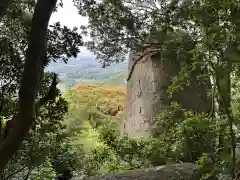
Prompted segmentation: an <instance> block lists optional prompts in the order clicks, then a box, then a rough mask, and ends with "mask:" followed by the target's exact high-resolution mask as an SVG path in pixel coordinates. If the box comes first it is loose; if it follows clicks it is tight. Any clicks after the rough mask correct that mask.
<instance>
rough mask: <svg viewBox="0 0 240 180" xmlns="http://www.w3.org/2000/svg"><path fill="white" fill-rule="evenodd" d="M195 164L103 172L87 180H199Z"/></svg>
mask: <svg viewBox="0 0 240 180" xmlns="http://www.w3.org/2000/svg"><path fill="white" fill-rule="evenodd" d="M199 179H200V177H199V173H198V170H197V166H196V165H194V164H191V163H183V164H175V165H166V166H159V167H153V168H148V169H139V170H132V171H127V172H122V173H113V174H110V173H109V174H105V175H102V176H97V177H93V178H91V179H89V180H199Z"/></svg>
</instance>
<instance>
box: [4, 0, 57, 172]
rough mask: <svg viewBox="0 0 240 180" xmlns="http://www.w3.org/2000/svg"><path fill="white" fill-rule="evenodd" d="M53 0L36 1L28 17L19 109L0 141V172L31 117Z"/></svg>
mask: <svg viewBox="0 0 240 180" xmlns="http://www.w3.org/2000/svg"><path fill="white" fill-rule="evenodd" d="M56 2H57V0H38V2H37V4H36V7H35V10H34V14H33V19H32V28H31V32H30V36H29V44H28V49H27V55H26V61H25V66H24V72H23V77H22V80H21V86H20V90H19V111H18V114H17V116H16V119H15V120H14V125H13V127H12V130H11V132H10V133H9V134H8V135H7V137H6V139H5V140H4V141H3V142H2V143H1V144H0V171H1V170H3V169H4V166H5V165H6V164H7V163H8V161H9V160H10V159H11V157H12V156H13V155H14V153H15V152H16V151H17V150H18V149H19V147H20V146H21V144H22V142H23V140H24V138H25V136H26V134H27V133H28V131H29V129H30V127H31V125H32V123H33V121H34V118H35V99H36V95H37V92H38V88H39V82H40V77H41V73H42V71H43V68H44V67H43V60H42V59H43V58H42V57H43V56H44V49H45V43H46V42H45V41H46V32H47V28H48V22H49V19H50V17H51V14H52V11H53V9H54V8H55V6H56Z"/></svg>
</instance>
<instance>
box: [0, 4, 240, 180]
mask: <svg viewBox="0 0 240 180" xmlns="http://www.w3.org/2000/svg"><path fill="white" fill-rule="evenodd" d="M72 4H73V8H76V9H77V10H78V13H79V21H81V18H80V17H87V18H88V25H86V26H81V27H79V28H77V27H74V28H68V27H67V26H64V25H62V24H61V22H56V23H54V24H49V21H50V18H51V16H52V14H53V13H56V12H57V11H58V10H59V9H61V8H62V7H64V1H62V0H36V1H35V0H18V1H15V0H1V2H0V21H1V23H0V34H1V35H0V75H1V76H0V118H1V119H0V180H28V179H29V180H30V179H31V180H42V179H44V180H45V179H46V180H52V179H58V180H61V179H62V180H70V179H73V180H74V179H76V180H77V179H89V178H94V177H95V176H97V177H101V176H100V175H103V174H108V173H119V172H127V171H130V170H137V169H145V168H152V167H156V166H164V165H166V166H168V165H175V164H187V163H191V164H193V165H194V166H195V165H196V167H197V172H199V176H198V179H202V180H229V179H232V180H237V179H239V178H240V151H239V143H240V89H239V84H240V66H239V65H240V64H239V63H240V1H239V0H151V1H146V0H74V2H72ZM66 16H67V14H66ZM85 36H88V37H89V38H88V40H85V38H84V37H85ZM82 47H87V48H88V49H89V50H90V51H91V52H92V53H94V55H95V56H96V61H98V62H100V63H101V66H102V67H101V68H98V69H96V68H94V67H93V68H91V67H90V70H89V69H88V68H89V67H88V68H86V66H81V68H78V67H77V65H76V64H73V65H72V66H71V63H74V61H73V59H76V58H81V56H80V55H79V54H80V53H81V48H82ZM131 54H133V55H134V58H133V59H132V60H133V63H132V64H130V63H129V67H128V70H127V68H126V69H124V70H123V69H122V67H126V63H125V64H124V63H123V64H121V63H122V62H123V61H126V57H127V56H128V55H129V59H131V56H130V55H131ZM153 59H154V61H156V60H157V61H158V62H159V64H161V67H163V68H162V69H163V70H164V71H165V73H166V74H167V76H168V77H170V81H169V83H166V84H164V86H167V87H160V88H159V89H160V90H161V91H162V89H164V90H163V91H164V98H165V100H166V102H165V101H164V103H161V106H160V105H159V106H157V107H156V106H155V105H154V106H155V107H154V108H156V109H157V110H158V111H156V113H155V114H152V115H151V125H152V127H154V128H153V129H154V133H152V134H151V135H149V136H146V137H144V138H132V137H131V136H129V135H126V134H123V133H122V130H123V121H125V123H126V122H127V121H128V119H127V117H126V115H125V113H126V111H137V110H135V109H134V110H132V109H131V108H126V106H125V104H126V102H129V101H131V99H130V98H129V96H128V94H127V93H128V91H127V90H126V89H128V90H129V88H130V89H131V88H133V86H132V85H131V84H130V82H131V83H135V84H137V83H138V81H134V79H133V78H134V77H135V76H136V74H135V75H134V73H136V72H138V74H140V75H144V76H145V73H144V72H142V71H141V70H139V69H138V68H139V67H141V66H143V63H144V62H143V61H153ZM68 62H69V64H68ZM173 62H174V63H173ZM63 63H64V64H63ZM79 63H81V61H79ZM53 64H55V65H53ZM56 64H61V65H59V66H58V67H61V68H62V69H60V70H58V72H57V66H56ZM116 64H121V65H116ZM138 64H141V65H140V66H138ZM169 64H170V68H169ZM51 66H52V68H51ZM109 66H110V67H112V68H110V69H108V70H106V69H107V68H108V67H109ZM69 67H70V70H67V69H68V68H69ZM79 67H80V66H79ZM104 68H105V69H104ZM175 69H177V70H176V71H175ZM72 70H73V71H72ZM65 71H66V72H65ZM173 71H174V73H173ZM63 73H65V74H66V73H69V74H68V76H69V77H70V79H71V82H67V86H64V91H61V90H60V87H61V86H60V85H61V82H63V79H61V78H62V77H61V75H62V74H63ZM144 76H143V78H145V77H144ZM148 76H153V75H152V74H151V73H150V74H146V79H147V77H148ZM141 77H142V76H141ZM124 78H126V81H125V80H123V79H124ZM86 79H87V81H84V80H86ZM89 79H91V81H88V80H89ZM159 79H161V80H166V78H165V76H164V75H163V74H161V73H159ZM68 81H69V79H68ZM125 82H126V83H127V86H126V85H125ZM139 83H140V81H139ZM191 87H194V88H195V89H194V93H196V92H201V94H200V96H199V97H201V98H200V99H201V102H200V103H202V101H204V103H205V104H206V108H204V107H203V108H202V109H203V110H201V109H200V108H199V107H200V106H201V104H196V103H195V101H194V100H195V99H197V96H195V95H193V96H192V94H191V93H187V96H188V97H186V96H183V95H182V94H181V95H180V96H177V94H178V93H180V92H184V91H185V90H186V89H188V90H189V89H190V91H191ZM145 88H146V89H147V90H146V91H144V92H145V94H144V95H145V96H146V97H148V96H149V98H145V99H144V100H143V101H141V103H142V104H143V105H145V106H146V105H147V104H149V100H150V93H152V92H151V91H148V90H149V89H151V88H150V87H145ZM187 92H188V91H187ZM137 93H138V92H136V97H140V96H141V94H137ZM154 93H157V92H154ZM134 97H135V96H134ZM154 97H155V94H154ZM156 97H157V96H156ZM179 97H180V98H179ZM183 97H184V98H183ZM185 99H188V101H189V100H190V101H191V102H187V103H185V101H184V100H185ZM205 99H208V100H206V101H205ZM157 100H159V99H157V98H156V101H157ZM160 100H161V99H160ZM160 100H159V101H160ZM147 102H148V103H147ZM186 104H187V105H186ZM205 104H204V106H205ZM144 108H146V107H144ZM140 111H141V108H140ZM131 113H132V114H133V113H136V112H130V114H131ZM142 117H145V116H144V115H142ZM125 126H126V124H124V127H125ZM132 128H133V129H131V128H130V129H129V131H134V127H132ZM166 166H164V167H166ZM174 171H175V170H174ZM186 171H187V170H186ZM189 172H190V171H187V172H185V173H183V175H185V174H188V173H189ZM169 174H170V171H167V172H166V177H165V176H164V177H163V175H159V176H160V177H159V178H155V179H154V178H153V180H157V179H163V180H170V179H172V178H170V175H171V174H170V175H169ZM164 175H165V174H164ZM93 176H94V177H93ZM140 176H143V175H142V174H141V175H136V177H138V178H139V179H140V180H143V179H144V178H143V177H140ZM176 176H177V177H175V178H179V179H180V178H182V176H181V175H179V176H178V175H176ZM149 177H150V176H149ZM167 177H169V178H167ZM122 178H124V177H120V176H119V178H118V179H113V180H123V179H122ZM145 178H146V176H145ZM100 179H101V178H100ZM130 179H131V177H130ZM130 179H127V180H130ZM135 179H136V178H135ZM183 179H184V178H183ZM185 179H187V180H188V179H189V178H185ZM195 179H196V178H195ZM96 180H97V179H96ZM144 180H145V179H144ZM189 180H190V179H189ZM191 180H192V179H191Z"/></svg>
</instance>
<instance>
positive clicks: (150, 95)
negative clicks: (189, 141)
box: [121, 53, 212, 138]
mask: <svg viewBox="0 0 240 180" xmlns="http://www.w3.org/2000/svg"><path fill="white" fill-rule="evenodd" d="M139 56H140V57H141V55H139V53H138V54H132V53H130V56H129V65H128V66H129V71H131V70H132V66H133V64H134V62H136V59H138V58H139ZM179 71H180V64H179V63H178V62H177V61H175V60H171V59H169V60H168V61H167V62H164V63H162V61H161V60H160V57H158V56H155V55H153V54H151V53H150V54H149V55H146V56H144V57H142V59H141V60H139V61H138V63H135V68H134V71H132V74H131V78H129V81H128V82H127V92H126V104H125V113H126V117H125V119H124V121H123V123H122V128H121V131H122V135H126V136H128V137H131V138H142V137H145V138H147V137H149V136H151V135H153V133H154V132H153V127H152V125H151V124H152V121H153V120H154V117H155V115H156V113H157V112H158V110H159V109H160V106H161V105H168V104H169V103H170V101H177V102H178V103H179V104H180V105H181V107H182V108H185V109H193V110H194V111H196V112H210V111H211V109H212V105H211V104H212V103H211V98H206V91H207V90H208V88H210V87H211V84H210V80H209V86H198V85H197V84H192V85H191V87H188V88H186V89H185V90H184V91H183V92H180V93H177V94H175V95H174V96H173V98H172V99H171V100H170V99H169V98H168V94H167V89H168V86H169V85H170V84H171V78H172V77H173V76H176V75H178V73H179Z"/></svg>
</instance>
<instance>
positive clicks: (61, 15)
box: [49, 0, 92, 56]
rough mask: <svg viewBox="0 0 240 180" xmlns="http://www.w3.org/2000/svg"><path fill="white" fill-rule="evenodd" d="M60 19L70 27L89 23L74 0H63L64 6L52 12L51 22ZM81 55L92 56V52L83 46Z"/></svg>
mask: <svg viewBox="0 0 240 180" xmlns="http://www.w3.org/2000/svg"><path fill="white" fill-rule="evenodd" d="M58 21H59V22H60V23H61V24H62V25H65V26H67V27H68V28H73V27H80V26H81V25H87V24H88V20H87V18H85V17H82V16H80V15H79V14H78V10H77V8H76V7H75V6H74V2H73V0H63V8H61V7H59V9H58V11H57V12H54V13H53V14H52V16H51V19H50V22H49V24H53V23H55V22H58ZM85 39H86V38H85ZM81 55H84V56H88V55H89V56H91V55H92V53H91V52H90V51H88V50H87V49H86V48H85V47H83V48H81Z"/></svg>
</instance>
